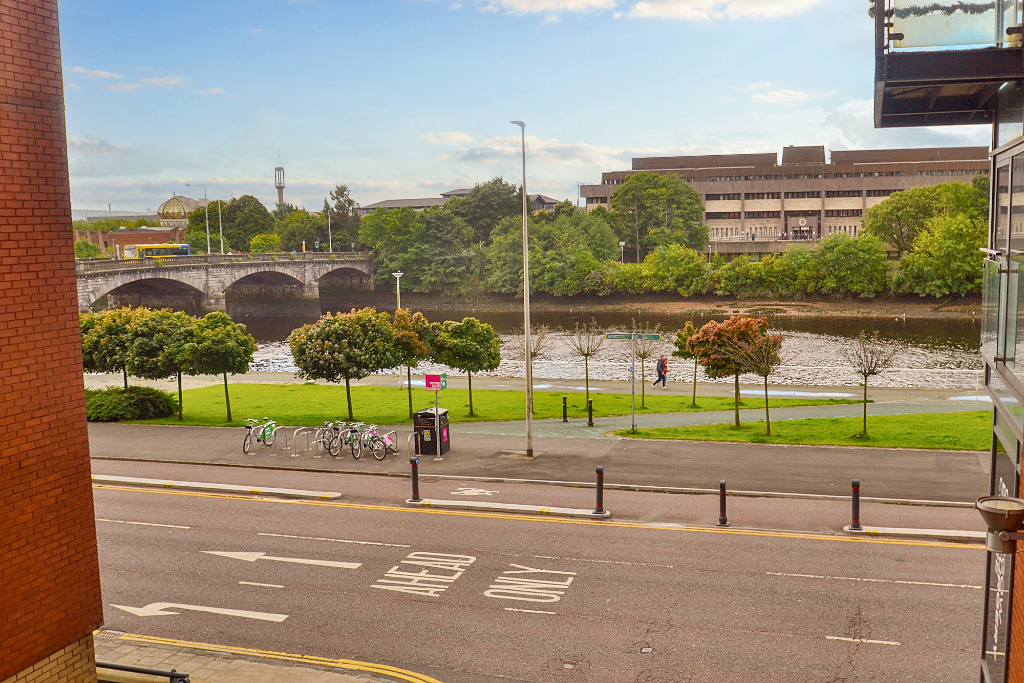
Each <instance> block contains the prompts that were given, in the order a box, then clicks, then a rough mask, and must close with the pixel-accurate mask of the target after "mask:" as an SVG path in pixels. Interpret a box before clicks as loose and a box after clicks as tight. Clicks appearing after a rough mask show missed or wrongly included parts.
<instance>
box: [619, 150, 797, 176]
mask: <svg viewBox="0 0 1024 683" xmlns="http://www.w3.org/2000/svg"><path fill="white" fill-rule="evenodd" d="M778 161H779V155H778V154H775V153H774V152H764V153H760V154H701V155H697V156H679V157H634V158H633V170H634V171H661V170H667V169H673V168H731V167H737V166H740V167H742V166H764V165H766V164H769V165H770V164H776V163H778Z"/></svg>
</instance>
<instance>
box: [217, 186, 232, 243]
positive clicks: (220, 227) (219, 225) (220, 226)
mask: <svg viewBox="0 0 1024 683" xmlns="http://www.w3.org/2000/svg"><path fill="white" fill-rule="evenodd" d="M229 196H230V195H223V196H221V197H217V232H218V233H220V255H221V256H223V255H224V221H223V219H222V218H221V215H220V207H221V206H222V205H223V204H224V200H225V199H227V198H228V197H229Z"/></svg>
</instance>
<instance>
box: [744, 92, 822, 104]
mask: <svg viewBox="0 0 1024 683" xmlns="http://www.w3.org/2000/svg"><path fill="white" fill-rule="evenodd" d="M807 97H808V95H807V93H805V92H800V91H798V90H769V91H768V92H756V93H754V94H753V95H751V96H750V99H751V101H753V102H762V103H764V104H796V103H797V102H803V101H804V100H806V99H807Z"/></svg>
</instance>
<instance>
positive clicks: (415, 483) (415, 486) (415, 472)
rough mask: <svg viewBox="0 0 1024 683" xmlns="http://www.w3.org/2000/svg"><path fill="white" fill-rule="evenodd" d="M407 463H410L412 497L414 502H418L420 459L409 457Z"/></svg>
mask: <svg viewBox="0 0 1024 683" xmlns="http://www.w3.org/2000/svg"><path fill="white" fill-rule="evenodd" d="M409 464H410V465H412V498H410V499H409V500H411V501H412V502H414V503H418V502H420V500H422V499H421V498H420V459H419V458H409Z"/></svg>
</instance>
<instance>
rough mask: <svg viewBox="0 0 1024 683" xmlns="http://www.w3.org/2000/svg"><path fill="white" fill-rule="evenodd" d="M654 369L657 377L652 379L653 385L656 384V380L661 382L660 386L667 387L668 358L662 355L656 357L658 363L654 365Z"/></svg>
mask: <svg viewBox="0 0 1024 683" xmlns="http://www.w3.org/2000/svg"><path fill="white" fill-rule="evenodd" d="M655 370H656V371H657V373H658V378H657V379H656V380H654V386H658V382H661V386H662V388H664V389H667V388H668V358H666V357H665V356H662V357H661V358H659V359H658V364H657V365H656V366H655Z"/></svg>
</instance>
